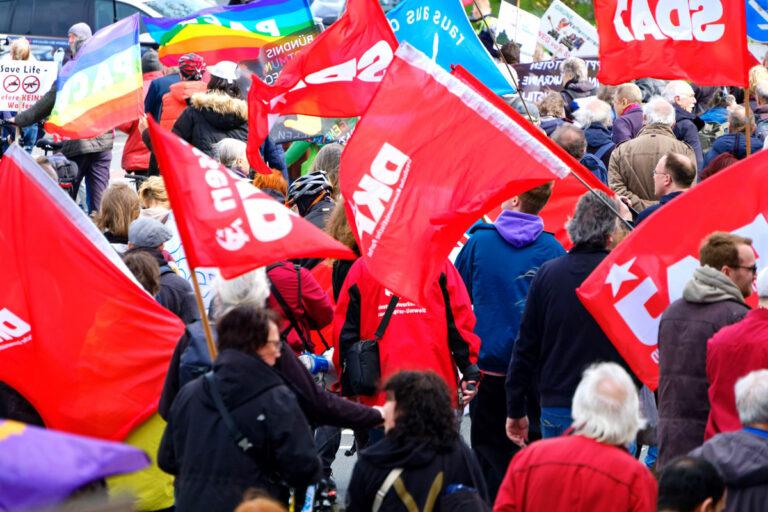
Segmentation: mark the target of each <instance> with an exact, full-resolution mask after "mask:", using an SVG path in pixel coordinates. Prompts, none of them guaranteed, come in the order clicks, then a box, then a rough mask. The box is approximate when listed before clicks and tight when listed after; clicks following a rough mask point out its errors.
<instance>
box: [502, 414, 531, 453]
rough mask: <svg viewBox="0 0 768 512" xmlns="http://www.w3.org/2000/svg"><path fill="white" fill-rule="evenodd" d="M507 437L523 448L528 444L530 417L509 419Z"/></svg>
mask: <svg viewBox="0 0 768 512" xmlns="http://www.w3.org/2000/svg"><path fill="white" fill-rule="evenodd" d="M507 437H508V438H509V440H510V441H512V442H513V443H515V444H516V445H518V446H519V447H521V448H525V445H526V443H527V442H528V416H523V417H522V418H507Z"/></svg>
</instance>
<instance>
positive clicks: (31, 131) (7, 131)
mask: <svg viewBox="0 0 768 512" xmlns="http://www.w3.org/2000/svg"><path fill="white" fill-rule="evenodd" d="M9 136H10V137H11V138H14V137H15V136H16V130H15V129H13V128H3V134H2V137H3V141H2V145H3V152H5V151H6V150H7V149H8V143H7V142H6V141H7V140H8V137H9ZM35 142H37V124H33V125H32V126H27V127H26V128H21V140H20V141H19V145H20V146H21V147H22V148H24V151H26V152H27V153H31V152H32V148H33V147H35Z"/></svg>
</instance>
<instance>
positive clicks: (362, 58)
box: [248, 0, 397, 173]
mask: <svg viewBox="0 0 768 512" xmlns="http://www.w3.org/2000/svg"><path fill="white" fill-rule="evenodd" d="M395 48H397V40H396V39H395V35H394V34H393V33H392V29H391V28H390V27H389V22H388V21H387V18H386V17H385V16H384V13H383V12H382V10H381V6H380V5H379V2H378V1H377V0H349V2H348V3H347V10H346V12H344V14H343V15H342V16H341V17H340V18H339V19H338V20H337V21H336V22H335V23H334V24H333V25H331V27H330V28H329V29H328V30H326V31H325V32H323V33H321V34H320V35H319V36H318V37H317V38H316V39H315V40H314V41H313V42H312V44H310V45H309V46H307V47H305V48H304V49H303V50H302V51H301V52H299V53H298V54H296V56H295V57H294V58H293V59H291V61H290V62H288V64H286V65H285V67H284V68H283V69H282V70H281V71H280V76H279V77H278V79H277V81H276V82H275V85H274V86H271V87H270V86H268V85H267V84H265V83H264V82H262V81H261V80H259V79H258V78H256V77H254V78H253V84H252V85H251V90H250V91H249V93H248V161H249V162H250V164H251V167H253V168H254V169H256V170H258V171H259V172H264V173H269V172H271V171H269V169H267V167H266V164H264V162H263V160H262V159H261V156H260V154H259V148H260V147H261V145H262V143H263V142H264V140H266V138H267V136H268V135H269V129H270V125H271V124H272V123H271V121H273V120H274V119H275V118H276V117H277V116H281V115H285V114H304V115H308V116H318V117H355V116H359V115H361V114H362V113H363V112H364V111H365V108H366V107H367V106H368V104H369V103H370V102H371V98H372V97H373V95H374V93H375V92H376V89H377V88H378V86H379V83H380V82H381V79H382V78H383V76H384V71H385V70H386V68H387V66H388V65H389V63H390V62H391V61H392V52H393V51H394V49H395Z"/></svg>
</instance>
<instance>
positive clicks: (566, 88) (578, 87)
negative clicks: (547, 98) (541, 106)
mask: <svg viewBox="0 0 768 512" xmlns="http://www.w3.org/2000/svg"><path fill="white" fill-rule="evenodd" d="M596 93H597V87H595V86H594V85H592V83H591V82H590V81H589V80H583V81H579V80H577V79H575V78H574V79H572V80H570V81H569V82H568V83H566V84H564V85H563V89H562V90H561V91H560V96H562V97H563V103H564V104H565V117H566V119H572V116H573V112H574V111H575V110H577V109H578V108H579V106H578V105H577V104H576V102H575V101H574V100H577V99H580V98H587V97H589V96H594V95H595V94H596Z"/></svg>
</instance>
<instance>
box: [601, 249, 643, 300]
mask: <svg viewBox="0 0 768 512" xmlns="http://www.w3.org/2000/svg"><path fill="white" fill-rule="evenodd" d="M636 259H637V256H635V257H634V258H632V259H631V260H629V261H628V262H626V263H625V264H623V265H617V264H615V263H614V264H613V266H612V267H611V270H609V271H608V277H606V278H605V284H608V283H610V284H611V291H612V292H613V296H614V297H615V296H616V294H617V293H619V289H621V284H622V283H623V282H624V281H632V280H634V279H637V276H636V275H635V274H633V273H632V272H630V271H629V269H630V268H631V267H632V264H633V263H635V260H636Z"/></svg>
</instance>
